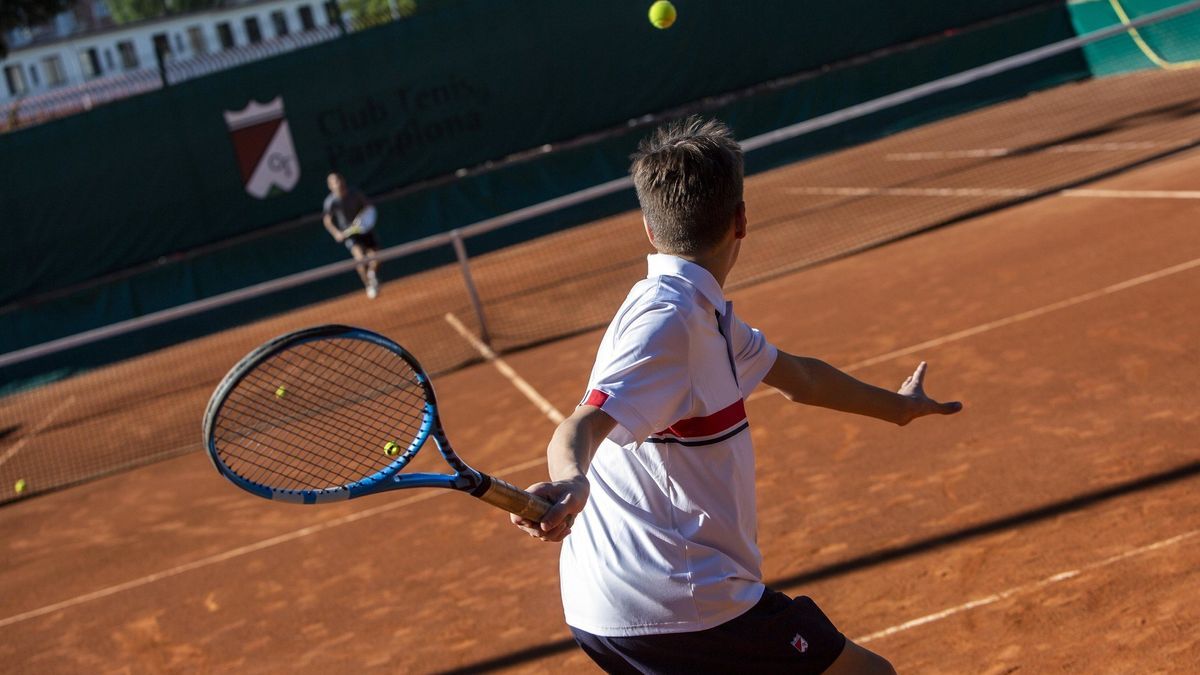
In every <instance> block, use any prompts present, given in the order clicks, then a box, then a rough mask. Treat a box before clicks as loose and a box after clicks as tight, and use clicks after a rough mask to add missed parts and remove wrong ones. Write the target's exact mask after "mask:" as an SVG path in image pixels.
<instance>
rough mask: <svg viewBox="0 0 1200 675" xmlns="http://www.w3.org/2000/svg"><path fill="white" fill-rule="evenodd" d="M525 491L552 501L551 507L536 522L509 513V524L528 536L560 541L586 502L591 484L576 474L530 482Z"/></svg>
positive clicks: (568, 531) (569, 532)
mask: <svg viewBox="0 0 1200 675" xmlns="http://www.w3.org/2000/svg"><path fill="white" fill-rule="evenodd" d="M528 491H529V492H531V493H533V494H535V495H539V496H542V497H545V498H546V499H549V500H550V501H552V502H554V506H552V507H550V510H549V511H547V512H546V515H545V517H543V518H542V522H540V523H535V522H533V521H531V520H526V519H525V518H522V517H520V516H518V515H515V514H514V515H512V516H511V518H512V522H513V524H514V525H516V526H517V527H519V528H521V530H522V531H524V532H525V533H526V534H528V535H529V536H531V537H534V538H537V539H541V540H542V541H562V540H563V539H565V538H566V537H567V535H568V534H571V525H573V524H574V523H575V516H577V515H579V513H580V512H581V511H583V507H584V505H585V504H587V499H588V494H589V493H590V491H591V487H590V486H589V485H588V481H587V478H584V477H582V476H580V477H578V478H575V479H572V480H560V481H554V482H553V483H534V484H533V485H530V486H529V488H528Z"/></svg>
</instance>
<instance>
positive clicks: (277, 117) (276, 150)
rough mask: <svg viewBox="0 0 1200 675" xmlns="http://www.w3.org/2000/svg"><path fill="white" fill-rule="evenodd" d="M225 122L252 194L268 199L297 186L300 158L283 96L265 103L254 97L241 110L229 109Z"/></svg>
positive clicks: (248, 190) (249, 191)
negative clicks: (297, 155)
mask: <svg viewBox="0 0 1200 675" xmlns="http://www.w3.org/2000/svg"><path fill="white" fill-rule="evenodd" d="M225 124H226V126H228V127H229V138H230V140H232V141H233V151H234V154H235V155H236V156H237V163H238V168H239V169H241V171H242V182H244V183H245V184H246V192H248V193H249V194H250V196H252V197H257V198H258V199H265V198H266V197H269V196H272V195H277V194H282V193H284V192H291V190H292V188H294V187H296V183H297V182H299V180H300V160H299V158H297V157H296V146H295V145H293V144H292V131H291V129H290V128H289V127H288V121H287V118H286V117H284V116H283V97H282V96H277V97H275V99H274V100H273V101H271V102H270V103H268V104H266V105H260V104H259V103H258V101H253V100H252V101H250V102H249V103H248V104H246V107H245V108H242V109H241V110H236V111H230V110H226V111H225Z"/></svg>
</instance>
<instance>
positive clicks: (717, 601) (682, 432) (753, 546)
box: [560, 254, 777, 636]
mask: <svg viewBox="0 0 1200 675" xmlns="http://www.w3.org/2000/svg"><path fill="white" fill-rule="evenodd" d="M649 268H650V269H649V274H648V275H647V278H646V279H644V280H642V281H639V282H638V283H637V284H636V285H635V286H634V287H633V289H632V290H631V291H630V293H629V296H628V297H627V298H626V299H625V302H624V304H622V305H621V309H620V310H619V311H618V312H617V315H616V317H614V318H613V321H612V323H611V324H610V325H609V327H608V331H607V332H606V333H605V334H604V340H603V342H602V343H601V344H600V349H599V352H598V354H597V356H596V364H595V366H594V367H593V369H592V374H591V377H590V379H589V382H588V392H587V394H586V396H585V397H584V400H583V404H588V405H595V406H598V407H599V408H600V409H602V410H604V411H605V412H606V413H608V414H609V415H611V416H612V418H613V419H615V420H616V421H617V427H615V428H614V429H613V431H612V432H611V433H609V435H608V438H607V439H605V440H604V442H603V443H602V444H601V446H600V448H599V450H598V451H597V452H596V456H595V458H594V459H593V461H592V464H591V467H590V469H589V470H588V479H589V481H590V482H591V497H590V499H589V501H588V504H587V507H586V508H585V509H584V511H583V513H582V514H580V516H579V519H578V520H576V522H575V525H574V526H573V527H572V532H571V536H569V537H567V538H566V540H565V541H564V542H563V548H562V556H561V559H560V570H561V578H562V596H563V608H564V610H565V612H566V621H567V623H568V624H569V625H571V626H574V627H576V628H579V629H581V630H584V631H587V632H589V633H592V634H594V635H606V636H621V635H646V634H653V633H679V632H689V631H698V630H705V629H708V628H712V627H713V626H717V625H720V624H722V623H724V622H726V621H728V620H730V619H733V618H736V617H737V616H739V615H741V614H742V613H744V612H746V611H747V610H749V609H750V608H751V607H753V606H754V604H755V603H757V602H758V600H759V598H760V597H761V596H762V592H763V588H764V586H763V583H762V581H761V577H762V573H761V563H762V556H761V555H760V553H759V551H758V545H757V543H756V535H757V524H756V521H757V515H756V511H755V499H754V448H753V446H752V445H751V442H750V431H749V429H748V428H747V427H748V422H747V420H746V409H745V405H744V402H743V397H745V396H746V395H748V394H749V393H750V392H751V391H752V390H753V389H754V387H755V385H757V384H758V382H759V381H760V380H761V379H762V378H763V377H764V376H765V375H766V373H767V371H768V370H770V368H771V366H772V365H773V364H774V363H775V356H776V353H777V352H776V350H775V347H774V346H772V345H771V344H770V343H768V342H767V341H766V339H765V338H764V337H763V336H762V334H761V333H759V332H758V331H756V330H753V329H751V328H750V327H749V326H747V325H746V324H745V323H743V322H742V321H740V320H739V319H737V318H736V317H735V316H733V308H732V303H727V302H726V301H725V295H724V293H722V291H721V287H720V285H719V284H718V283H717V281H716V279H714V278H713V276H712V275H711V274H710V273H709V272H708V271H707V270H705V269H704V268H703V267H700V266H699V265H696V264H694V263H691V262H688V261H686V260H683V259H681V258H676V257H674V256H669V255H661V254H659V255H652V256H650V257H649ZM725 336H728V338H729V339H728V340H726V337H725ZM734 364H736V374H735V371H734Z"/></svg>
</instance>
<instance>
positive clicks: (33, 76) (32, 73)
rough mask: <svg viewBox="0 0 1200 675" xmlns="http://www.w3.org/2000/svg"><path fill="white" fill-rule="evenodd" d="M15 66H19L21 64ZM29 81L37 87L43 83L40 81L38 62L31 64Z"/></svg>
mask: <svg viewBox="0 0 1200 675" xmlns="http://www.w3.org/2000/svg"><path fill="white" fill-rule="evenodd" d="M14 67H15V68H19V66H14ZM29 82H30V83H31V84H33V86H35V87H36V86H38V85H39V84H41V82H39V81H38V72H37V64H34V63H31V64H29Z"/></svg>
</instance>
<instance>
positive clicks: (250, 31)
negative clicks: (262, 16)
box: [243, 16, 262, 45]
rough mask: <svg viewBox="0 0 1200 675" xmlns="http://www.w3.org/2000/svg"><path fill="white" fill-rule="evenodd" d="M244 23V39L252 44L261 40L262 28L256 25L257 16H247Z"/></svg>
mask: <svg viewBox="0 0 1200 675" xmlns="http://www.w3.org/2000/svg"><path fill="white" fill-rule="evenodd" d="M243 23H244V24H245V25H246V39H247V40H248V41H249V42H250V44H252V45H256V44H258V43H260V42H262V29H261V28H259V27H258V17H257V16H248V17H246V20H245V21H244V22H243Z"/></svg>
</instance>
